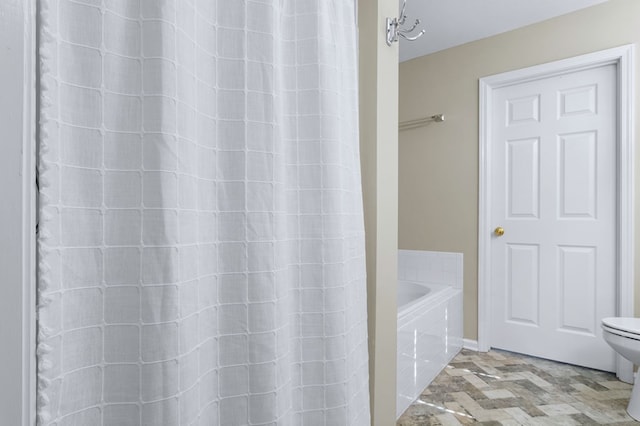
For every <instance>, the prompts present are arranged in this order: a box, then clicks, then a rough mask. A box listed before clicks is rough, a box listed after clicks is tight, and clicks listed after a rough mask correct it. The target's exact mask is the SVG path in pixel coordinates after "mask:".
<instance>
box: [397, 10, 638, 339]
mask: <svg viewBox="0 0 640 426" xmlns="http://www.w3.org/2000/svg"><path fill="white" fill-rule="evenodd" d="M639 42H640V1H638V0H610V1H609V2H606V3H603V4H600V5H598V6H594V7H591V8H588V9H583V10H581V11H578V12H574V13H571V14H568V15H564V16H560V17H558V18H554V19H551V20H548V21H544V22H542V23H538V24H534V25H531V26H528V27H525V28H521V29H518V30H515V31H511V32H508V33H504V34H500V35H497V36H494V37H490V38H486V39H483V40H480V41H477V42H473V43H469V44H466V45H463V46H459V47H454V48H451V49H447V50H444V51H441V52H437V53H434V54H431V55H427V56H423V57H421V58H416V59H414V60H411V61H407V62H403V63H402V64H400V91H399V93H400V121H405V120H411V119H415V118H420V117H423V116H429V115H433V114H437V113H444V114H445V116H446V121H445V122H443V123H430V124H428V125H427V126H424V127H421V128H418V129H413V130H407V131H403V132H401V133H400V142H399V246H400V248H401V249H415V250H435V251H452V252H462V253H464V315H465V318H464V336H465V338H468V339H473V340H475V339H477V317H478V309H477V305H478V286H477V282H478V79H479V78H482V77H486V76H489V75H493V74H498V73H502V72H506V71H510V70H515V69H520V68H525V67H528V66H532V65H536V64H542V63H546V62H551V61H554V60H559V59H564V58H569V57H572V56H577V55H581V54H585V53H591V52H595V51H598V50H603V49H608V48H611V47H617V46H620V45H623V44H630V43H639ZM639 58H640V52H636V62H637V63H636V75H637V73H638V71H640V63H638V60H639ZM636 80H637V77H636ZM635 84H636V87H638V81H636V83H635ZM635 100H636V106H637V107H636V117H635V119H636V129H637V128H638V125H640V99H639V97H638V91H637V90H636V94H635ZM636 135H640V132H639V131H638V130H636ZM636 140H637V137H636ZM635 164H636V166H635V168H636V177H637V178H636V180H638V179H640V148H638V147H636V159H635ZM638 194H640V182H636V197H635V198H636V202H635V208H636V212H637V213H636V217H637V216H638V213H640V203H639V202H638V200H640V197H639V196H638ZM635 227H636V235H635V241H636V244H635V247H636V249H635V253H636V265H638V264H640V262H638V260H639V259H640V246H639V245H638V244H639V243H640V237H639V235H640V233H639V232H638V230H639V228H640V221H638V220H636V224H635ZM635 277H636V279H635V282H636V291H635V306H636V312H638V311H639V309H638V308H639V307H640V271H639V270H638V268H636V274H635Z"/></svg>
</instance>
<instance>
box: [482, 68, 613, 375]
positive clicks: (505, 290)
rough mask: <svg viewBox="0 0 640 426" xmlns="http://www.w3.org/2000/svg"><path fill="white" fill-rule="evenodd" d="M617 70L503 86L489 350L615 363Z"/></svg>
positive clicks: (496, 141) (496, 119)
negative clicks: (606, 321)
mask: <svg viewBox="0 0 640 426" xmlns="http://www.w3.org/2000/svg"><path fill="white" fill-rule="evenodd" d="M615 89H616V67H615V66H614V65H607V66H601V67H598V68H593V69H589V70H583V71H578V72H573V73H569V74H563V75H561V76H556V77H551V78H545V79H541V80H536V81H531V82H527V83H522V84H518V85H513V86H507V87H503V88H500V89H497V90H496V91H495V97H494V99H495V101H494V103H493V105H494V106H493V119H492V125H493V134H494V138H493V140H492V141H491V143H492V148H491V151H492V164H493V167H494V169H493V171H492V176H494V179H493V183H492V190H491V192H492V213H491V219H492V224H493V227H497V226H501V227H503V228H504V230H505V234H504V236H501V237H499V236H496V235H494V236H493V239H492V243H491V250H492V254H491V259H492V265H491V268H492V269H491V275H492V291H493V295H492V301H493V305H494V306H493V307H492V319H491V321H492V322H491V333H492V335H491V342H492V346H493V347H497V348H502V349H506V350H511V351H514V352H522V353H528V354H531V355H535V356H540V357H543V358H549V359H554V360H558V361H563V362H568V363H573V364H578V365H584V366H587V367H592V368H597V369H601V370H607V371H614V370H615V355H614V352H613V350H611V349H610V348H609V346H608V345H607V344H606V343H605V342H604V340H603V339H602V332H601V329H600V325H599V323H600V320H601V319H602V318H603V317H605V316H613V315H615V313H616V305H615V297H616V272H615V271H616V269H615V266H616V198H615V194H616V149H617V148H616V131H615V129H616V127H615V124H616V94H615V93H616V92H615Z"/></svg>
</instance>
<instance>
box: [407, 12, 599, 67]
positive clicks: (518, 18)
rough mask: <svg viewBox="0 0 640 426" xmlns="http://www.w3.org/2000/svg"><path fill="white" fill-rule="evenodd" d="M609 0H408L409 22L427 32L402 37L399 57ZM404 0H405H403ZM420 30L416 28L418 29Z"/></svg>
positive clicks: (465, 41) (409, 57) (514, 27)
mask: <svg viewBox="0 0 640 426" xmlns="http://www.w3.org/2000/svg"><path fill="white" fill-rule="evenodd" d="M605 1H607V0H407V8H406V15H407V23H406V24H408V25H412V24H413V22H415V20H416V18H420V21H421V24H420V25H419V26H418V28H423V29H424V30H425V34H424V35H423V36H422V37H421V38H420V39H419V40H417V41H414V42H410V41H407V40H402V39H401V41H400V61H401V62H402V61H406V60H409V59H413V58H417V57H418V56H423V55H427V54H429V53H433V52H437V51H439V50H443V49H447V48H449V47H453V46H458V45H461V44H464V43H468V42H470V41H474V40H479V39H482V38H485V37H490V36H492V35H495V34H500V33H503V32H505V31H510V30H513V29H516V28H520V27H524V26H526V25H529V24H533V23H535V22H540V21H544V20H546V19H549V18H553V17H554V16H559V15H564V14H565V13H570V12H573V11H575V10H578V9H583V8H585V7H589V6H593V5H595V4H598V3H604V2H605ZM400 3H402V0H400ZM416 32H417V30H416Z"/></svg>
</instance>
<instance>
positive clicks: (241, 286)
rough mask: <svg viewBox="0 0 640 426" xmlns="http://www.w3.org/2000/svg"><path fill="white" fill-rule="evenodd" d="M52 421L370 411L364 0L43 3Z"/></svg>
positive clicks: (44, 411) (245, 420) (214, 420)
mask: <svg viewBox="0 0 640 426" xmlns="http://www.w3.org/2000/svg"><path fill="white" fill-rule="evenodd" d="M39 7H40V49H39V55H40V64H41V65H40V92H41V95H40V105H41V106H40V164H39V183H40V195H41V196H40V223H39V280H38V285H39V299H38V353H37V355H38V377H39V380H38V402H37V404H38V407H37V410H38V423H39V424H40V425H57V426H63V425H91V426H93V425H118V426H126V425H168V426H175V425H203V426H204V425H223V426H230V425H248V424H251V425H262V424H265V425H266V424H281V425H295V426H298V425H300V426H302V425H368V424H369V402H368V401H369V399H368V360H367V328H366V294H365V291H366V290H365V269H364V230H363V217H362V200H361V189H360V169H359V152H358V113H357V74H356V64H357V62H356V61H357V51H356V29H355V24H354V21H355V19H354V1H353V0H102V1H101V0H41V1H40V3H39Z"/></svg>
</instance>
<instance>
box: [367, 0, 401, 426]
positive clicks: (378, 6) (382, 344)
mask: <svg viewBox="0 0 640 426" xmlns="http://www.w3.org/2000/svg"><path fill="white" fill-rule="evenodd" d="M397 13H398V3H397V0H369V1H367V2H363V1H361V2H360V8H359V12H358V19H359V30H360V152H361V164H362V188H363V199H364V220H365V231H366V249H367V293H368V294H367V296H368V297H367V298H368V315H369V321H368V326H369V382H370V383H369V385H370V386H369V390H370V398H371V416H372V421H371V424H372V425H375V426H388V425H393V424H395V420H396V335H397V318H398V314H397V310H396V281H397V277H398V268H397V253H398V226H397V224H398V113H397V111H398V45H397V44H394V45H393V46H392V47H389V46H387V44H386V42H385V38H384V32H383V31H382V30H383V26H382V25H383V22H384V19H385V17H387V16H396V15H397Z"/></svg>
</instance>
